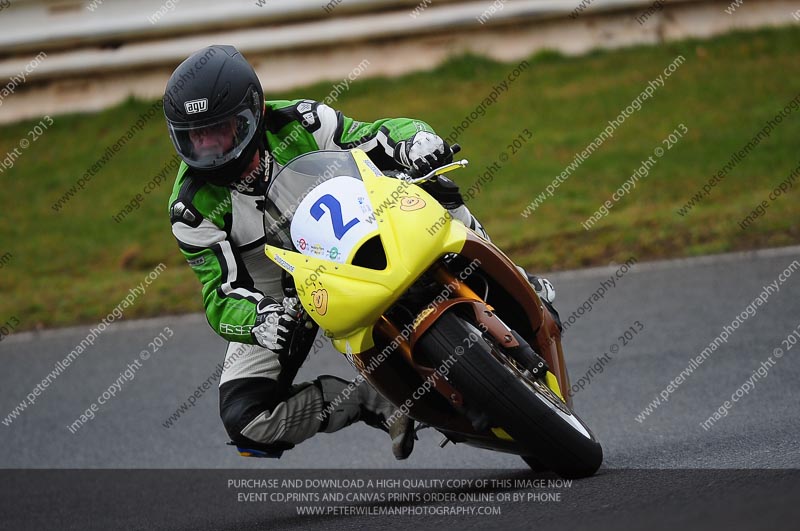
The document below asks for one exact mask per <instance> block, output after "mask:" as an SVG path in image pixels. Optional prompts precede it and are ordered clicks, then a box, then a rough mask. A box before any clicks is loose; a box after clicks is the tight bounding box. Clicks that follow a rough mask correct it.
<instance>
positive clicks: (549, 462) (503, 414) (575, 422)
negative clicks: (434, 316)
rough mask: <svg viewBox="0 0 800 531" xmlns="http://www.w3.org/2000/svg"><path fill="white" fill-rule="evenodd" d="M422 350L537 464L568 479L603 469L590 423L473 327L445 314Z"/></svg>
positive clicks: (470, 404) (473, 405)
mask: <svg viewBox="0 0 800 531" xmlns="http://www.w3.org/2000/svg"><path fill="white" fill-rule="evenodd" d="M476 339H477V340H476ZM417 345H418V347H419V348H420V349H421V352H422V353H423V354H424V355H426V356H427V357H428V358H429V359H430V360H431V361H432V362H433V363H434V364H435V366H437V367H438V366H446V367H449V369H448V373H447V379H448V380H449V381H450V383H451V384H452V385H453V386H454V387H455V388H456V389H458V391H460V392H461V394H462V395H463V396H464V402H465V405H467V407H471V408H474V409H477V410H480V411H482V412H485V413H486V414H487V415H488V416H489V418H490V419H491V421H492V425H493V427H499V428H502V429H503V430H504V431H506V432H507V433H508V434H509V435H510V436H511V437H512V438H513V439H514V440H515V441H517V442H518V443H520V444H522V445H523V446H525V449H526V453H527V455H531V456H535V458H534V460H535V462H536V463H541V465H543V466H545V467H547V468H548V469H550V470H552V471H554V472H556V473H557V474H559V475H560V476H562V477H567V478H579V477H586V476H591V475H592V474H594V473H595V472H596V471H597V469H598V468H600V464H601V463H602V462H603V449H602V448H601V446H600V443H599V442H598V441H597V439H596V438H595V436H594V434H592V432H591V430H589V428H588V427H587V426H586V424H584V422H583V421H582V420H581V419H580V418H578V416H577V415H575V413H573V412H572V411H571V410H570V409H569V408H568V407H567V405H566V404H564V402H563V401H561V400H560V399H559V398H558V397H557V396H556V394H555V393H554V392H553V391H551V390H550V389H549V388H548V387H547V385H546V384H545V383H544V382H543V381H542V380H532V379H530V378H528V377H526V376H525V375H523V374H522V372H521V371H519V370H518V368H517V366H516V364H515V363H514V362H513V361H512V360H510V359H509V358H507V357H506V356H505V355H504V354H503V353H502V352H501V351H497V350H496V349H493V348H492V346H491V345H490V343H489V342H487V341H486V339H484V338H483V336H482V332H481V331H480V330H479V329H478V328H477V327H476V326H475V325H473V324H472V323H471V322H469V321H467V320H466V319H464V318H462V317H461V316H459V315H457V314H455V313H453V312H446V313H445V314H444V315H442V316H441V317H440V318H439V319H438V320H437V321H436V322H435V323H434V324H433V325H432V326H431V328H430V329H429V330H428V331H427V332H426V333H425V335H423V336H422V338H420V340H419V342H418V343H417ZM526 462H527V459H526Z"/></svg>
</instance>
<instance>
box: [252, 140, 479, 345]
mask: <svg viewBox="0 0 800 531" xmlns="http://www.w3.org/2000/svg"><path fill="white" fill-rule="evenodd" d="M352 153H353V156H354V158H355V160H356V162H357V164H358V168H359V171H360V173H361V177H362V180H363V182H364V185H365V187H366V190H367V193H368V195H369V202H370V204H371V206H372V209H373V211H374V214H375V219H376V220H377V221H378V233H379V235H380V238H381V242H382V244H383V247H384V250H385V253H386V261H387V267H386V269H384V270H382V271H376V270H374V269H368V268H365V267H360V266H354V265H352V264H349V263H345V264H340V263H335V262H331V261H329V260H323V259H321V258H317V257H314V256H307V255H303V254H300V253H298V252H294V251H286V250H284V249H281V248H278V247H273V246H271V245H267V246H266V254H267V256H268V257H269V258H270V259H271V260H273V261H274V262H275V263H277V264H278V265H279V266H280V267H282V268H283V269H285V270H287V271H288V272H289V273H291V274H292V276H293V277H294V281H295V285H296V286H309V287H308V288H304V289H298V298H299V299H300V301H301V302H302V304H303V306H304V307H305V309H306V311H308V313H309V314H310V315H311V317H312V318H313V319H314V321H315V322H316V323H317V324H319V326H320V327H321V328H322V329H323V330H325V331H326V333H327V334H328V335H329V336H331V337H332V339H333V344H334V347H336V349H337V350H339V351H340V352H343V353H345V352H352V353H359V352H363V351H365V350H367V349H369V348H371V347H372V346H373V342H372V326H373V324H374V323H375V322H376V321H377V320H378V318H379V317H380V316H381V315H382V314H383V313H384V312H385V311H386V310H387V309H388V308H389V307H390V306H391V305H392V304H393V303H394V301H395V300H396V299H397V297H398V296H399V295H400V294H402V293H403V292H404V291H405V290H406V289H408V287H409V286H411V284H413V282H414V281H415V280H416V279H417V278H418V277H419V276H420V275H421V274H422V273H423V272H425V270H427V269H428V268H429V267H430V266H431V265H432V263H433V262H434V261H435V260H436V259H437V258H439V257H440V256H442V255H443V254H445V253H455V252H459V251H460V250H461V249H462V247H463V246H464V242H465V241H466V231H467V230H468V229H467V228H466V227H464V225H463V224H462V223H460V222H453V221H452V220H451V217H450V215H449V213H448V212H447V210H445V209H444V207H442V206H441V205H440V204H439V203H438V202H437V201H436V200H435V199H433V197H431V196H430V195H429V194H428V193H427V192H425V191H424V190H422V188H420V187H418V186H416V185H412V184H408V183H407V182H405V181H401V180H399V179H395V178H391V177H385V176H382V175H380V174H379V173H378V172H377V171H375V166H374V164H372V162H371V161H370V160H369V159H368V157H367V155H366V154H365V153H364V152H363V151H361V150H358V149H354V150H352Z"/></svg>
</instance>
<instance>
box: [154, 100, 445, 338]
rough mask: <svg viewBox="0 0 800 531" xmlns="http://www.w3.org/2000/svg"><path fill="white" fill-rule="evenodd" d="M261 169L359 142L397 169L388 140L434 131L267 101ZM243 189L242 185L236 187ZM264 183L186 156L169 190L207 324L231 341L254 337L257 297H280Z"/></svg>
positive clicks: (418, 124)
mask: <svg viewBox="0 0 800 531" xmlns="http://www.w3.org/2000/svg"><path fill="white" fill-rule="evenodd" d="M265 123H266V145H267V152H268V157H267V165H268V166H267V169H266V172H267V175H268V176H272V175H274V174H275V173H277V172H278V171H279V170H280V169H281V168H282V167H283V165H285V164H286V163H287V162H289V161H290V160H292V159H293V158H294V157H296V156H298V155H302V154H303V153H307V152H309V151H316V150H320V149H352V148H360V149H363V150H364V151H365V152H366V153H367V154H368V155H369V157H370V158H371V159H372V161H373V162H375V164H376V165H377V166H378V167H379V168H381V169H383V170H388V169H401V168H400V166H398V164H397V163H396V162H395V160H394V157H393V155H394V147H395V145H396V144H397V143H398V142H400V141H403V140H406V139H408V138H411V137H412V136H413V135H414V134H415V133H417V132H418V131H429V132H433V130H432V129H431V127H430V126H429V125H428V124H426V123H425V122H422V121H419V120H412V119H408V118H391V119H382V120H377V121H375V122H371V123H368V122H358V121H356V120H353V119H352V118H348V117H346V116H344V115H343V114H342V113H341V112H338V111H335V110H334V109H332V108H331V107H329V106H327V105H325V104H323V103H319V102H316V101H311V100H294V101H285V100H281V101H267V102H266V112H265ZM240 190H241V191H240ZM264 191H265V190H264V187H263V186H248V187H240V189H237V188H236V186H235V185H233V186H230V187H221V186H215V185H213V184H210V183H207V182H203V181H201V180H199V179H193V178H192V177H191V171H190V170H189V168H188V166H187V165H186V164H185V163H182V164H181V167H180V169H179V170H178V177H177V179H176V181H175V185H174V187H173V190H172V195H171V196H170V203H169V211H170V218H171V222H172V232H173V234H174V235H175V238H177V240H178V245H179V246H180V249H181V252H182V253H183V254H184V256H185V257H186V259H187V260H188V262H189V265H190V266H191V267H192V269H193V270H194V272H195V273H196V274H197V277H198V278H199V279H200V282H201V283H202V284H203V290H202V292H203V304H204V306H205V309H206V317H207V318H208V322H209V324H210V325H211V326H212V328H213V329H214V330H215V331H216V332H217V333H218V334H219V335H221V336H222V337H224V338H225V339H227V340H229V341H235V342H239V343H248V344H253V343H254V341H253V337H252V335H251V333H250V331H251V329H252V327H253V325H254V324H255V322H256V304H257V303H258V301H260V300H261V299H262V298H263V297H264V295H270V296H272V297H276V298H278V299H280V298H281V297H282V296H283V294H282V293H281V285H280V278H281V271H280V269H279V268H278V267H277V266H276V265H275V264H273V263H272V262H271V261H269V260H267V259H265V257H264V251H263V247H264V227H263V212H262V210H260V208H263V194H264Z"/></svg>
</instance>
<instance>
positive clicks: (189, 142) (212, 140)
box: [168, 108, 261, 169]
mask: <svg viewBox="0 0 800 531" xmlns="http://www.w3.org/2000/svg"><path fill="white" fill-rule="evenodd" d="M260 114H261V113H260V109H256V110H255V112H254V111H253V109H250V108H242V109H241V110H239V111H238V112H236V113H235V114H232V115H230V116H226V117H223V118H217V119H215V120H212V121H203V122H189V123H180V124H176V123H173V122H168V128H169V135H170V138H172V143H173V144H174V145H175V149H176V150H177V151H178V155H180V156H181V158H182V159H183V160H184V161H186V163H187V164H188V165H189V166H191V167H193V168H198V169H209V168H217V167H219V166H221V165H223V164H225V163H226V162H229V161H231V160H233V159H235V158H236V157H238V156H239V155H240V154H241V153H242V151H243V150H244V148H245V147H247V144H248V143H249V142H250V141H251V140H252V139H253V137H254V136H255V134H256V130H257V129H258V121H259V118H260Z"/></svg>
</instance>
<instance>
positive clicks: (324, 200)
mask: <svg viewBox="0 0 800 531" xmlns="http://www.w3.org/2000/svg"><path fill="white" fill-rule="evenodd" d="M321 205H325V206H326V207H328V212H330V214H331V223H333V235H334V236H336V239H337V240H341V239H342V236H344V235H345V233H346V232H347V231H349V230H350V229H352V228H353V227H354V226H355V225H356V224H358V222H359V221H360V220H359V219H358V218H353V219H351V220H350V221H348V222H347V224H346V225H345V224H343V222H344V219H342V204H341V203H340V202H339V200H338V199H336V198H335V197H333V196H332V195H331V194H325V195H323V196H322V197H320V198H319V199H317V201H316V202H315V203H314V204H313V205H311V215H312V216H314V219H316V220H317V221H319V220H320V218H322V216H323V215H325V211H324V210H323V209H322V206H321Z"/></svg>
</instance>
